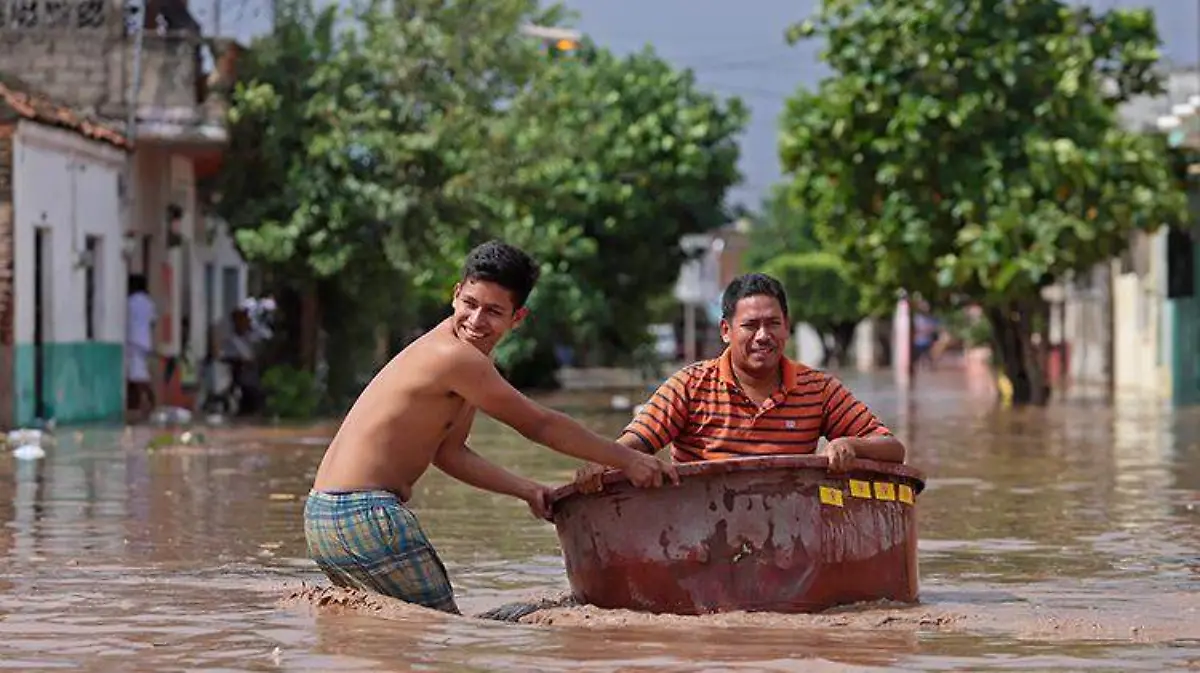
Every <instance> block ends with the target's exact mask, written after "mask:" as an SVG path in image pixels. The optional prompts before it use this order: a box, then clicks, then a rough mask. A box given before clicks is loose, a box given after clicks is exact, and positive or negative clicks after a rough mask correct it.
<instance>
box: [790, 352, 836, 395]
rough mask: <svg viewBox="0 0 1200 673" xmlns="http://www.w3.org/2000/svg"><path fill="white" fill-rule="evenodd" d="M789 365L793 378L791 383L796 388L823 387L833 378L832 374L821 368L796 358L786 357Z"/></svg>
mask: <svg viewBox="0 0 1200 673" xmlns="http://www.w3.org/2000/svg"><path fill="white" fill-rule="evenodd" d="M788 363H789V364H790V365H791V370H792V375H793V376H794V377H795V379H794V380H793V381H792V385H793V386H794V387H798V388H810V389H811V388H817V389H820V388H824V387H825V385H826V384H828V383H829V381H830V380H831V379H833V378H834V377H833V375H832V374H830V373H828V372H826V371H825V370H823V369H818V368H816V367H811V366H809V365H806V364H804V363H803V362H799V361H797V360H792V359H790V358H789V359H788Z"/></svg>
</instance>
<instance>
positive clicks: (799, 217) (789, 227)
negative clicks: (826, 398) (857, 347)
mask: <svg viewBox="0 0 1200 673" xmlns="http://www.w3.org/2000/svg"><path fill="white" fill-rule="evenodd" d="M813 229H814V227H813V221H812V219H811V217H809V216H808V214H807V213H805V212H803V211H801V210H799V209H797V208H796V207H795V204H794V202H793V200H792V195H791V192H790V185H786V184H779V185H775V186H774V187H772V188H771V191H770V193H769V194H768V196H767V197H766V198H765V199H764V200H763V206H762V210H761V212H760V213H759V214H758V215H757V216H756V217H755V218H754V224H753V228H752V229H751V230H750V244H749V246H748V247H747V249H746V256H745V266H746V268H747V269H748V270H750V271H761V272H763V273H766V274H768V275H771V276H773V277H775V278H778V279H779V281H780V282H781V283H783V287H784V290H785V291H786V292H787V296H788V306H789V309H790V312H791V316H790V317H791V319H792V320H793V322H806V323H808V324H809V325H810V326H812V328H813V329H815V330H816V331H817V333H818V335H819V336H820V337H821V345H822V347H823V348H824V353H823V354H822V357H821V363H820V364H821V366H823V367H824V366H830V365H837V366H844V365H846V364H847V362H846V357H847V355H848V352H849V349H850V344H851V342H852V341H853V339H854V330H855V327H857V325H858V323H859V322H860V321H861V320H862V319H863V317H864V315H865V312H864V311H863V306H862V302H863V297H862V292H861V291H860V290H859V284H858V283H857V282H855V280H854V279H853V277H851V276H850V274H849V273H847V268H846V264H845V262H843V261H842V260H841V258H839V257H838V256H837V255H835V254H833V253H830V252H828V251H824V250H822V245H821V242H820V241H818V240H817V238H816V234H815V232H814V230H813Z"/></svg>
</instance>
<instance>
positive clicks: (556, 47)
mask: <svg viewBox="0 0 1200 673" xmlns="http://www.w3.org/2000/svg"><path fill="white" fill-rule="evenodd" d="M520 30H521V34H522V35H525V36H527V37H532V38H536V39H538V40H541V42H542V46H543V47H545V48H546V49H547V50H548V51H550V53H552V54H569V53H571V52H574V51H576V50H578V49H579V47H580V44H581V40H582V39H583V34H582V33H580V32H579V31H577V30H572V29H570V28H558V27H554V26H538V25H535V24H526V25H524V26H521V29H520Z"/></svg>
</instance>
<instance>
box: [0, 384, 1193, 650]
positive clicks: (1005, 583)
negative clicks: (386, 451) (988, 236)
mask: <svg viewBox="0 0 1200 673" xmlns="http://www.w3.org/2000/svg"><path fill="white" fill-rule="evenodd" d="M846 380H847V382H848V383H849V384H850V385H851V386H852V388H853V389H854V390H855V391H856V392H858V393H859V394H860V396H861V397H863V398H864V399H865V400H867V401H868V402H869V403H870V404H871V405H872V406H873V407H874V408H875V409H876V411H877V412H878V413H879V414H880V415H881V416H882V417H883V418H884V419H885V422H887V423H889V424H890V425H891V426H892V427H893V429H895V430H896V432H897V434H899V435H900V436H901V437H902V438H903V439H904V440H905V441H906V442H907V443H908V445H909V447H910V451H911V459H910V463H912V464H914V465H915V466H917V467H918V468H920V469H922V470H924V471H925V472H926V474H927V475H928V478H929V481H928V487H927V490H926V491H925V492H924V493H923V494H922V495H921V496H920V498H919V500H918V506H919V509H918V515H919V525H920V531H921V543H920V563H921V590H922V591H921V599H922V602H921V604H920V605H918V606H914V607H910V608H896V607H868V608H855V609H851V610H842V611H835V612H834V613H832V614H826V615H818V616H794V617H785V616H779V615H719V616H711V617H701V618H686V619H682V618H660V617H648V616H645V615H637V614H632V613H625V612H606V611H601V610H596V609H592V608H560V609H553V610H548V611H544V612H542V613H535V614H534V615H532V616H531V617H530V618H527V619H526V621H528V622H530V623H523V624H510V623H501V622H491V621H484V620H479V619H474V618H470V617H449V616H442V615H438V614H432V613H430V612H428V611H424V610H416V609H414V610H404V609H397V610H377V611H376V612H375V613H372V612H371V611H369V610H368V611H363V610H357V611H356V610H344V609H343V610H338V609H326V608H316V607H314V606H313V605H312V603H306V602H304V601H290V602H289V601H286V600H283V599H284V598H285V597H286V596H287V595H288V594H289V592H291V591H293V590H295V589H297V588H299V587H300V585H301V583H302V582H305V583H308V584H316V585H326V584H327V582H326V581H325V580H324V578H323V576H321V575H320V573H319V571H317V570H316V568H315V566H314V565H313V564H312V563H311V562H309V561H308V560H307V559H306V558H305V553H304V536H303V527H302V524H301V512H302V508H303V498H304V495H305V494H306V493H307V491H308V488H309V486H310V484H311V481H312V476H313V474H314V471H315V470H316V466H317V463H318V461H319V460H320V457H321V453H322V449H323V446H324V441H325V440H326V439H327V438H328V436H329V435H330V433H331V431H332V429H333V428H332V426H329V425H319V426H312V427H291V428H238V429H230V428H225V429H204V430H203V432H204V433H205V434H206V436H207V444H206V445H205V446H184V447H170V448H158V449H147V448H146V444H147V440H148V439H149V438H150V437H151V436H152V434H153V433H154V431H152V430H138V431H135V432H132V433H131V432H127V431H123V430H120V429H116V430H113V429H86V430H74V429H67V430H59V432H58V436H57V440H56V443H55V444H54V445H52V446H50V447H49V448H48V455H47V456H46V458H45V459H43V460H38V461H17V460H15V459H13V458H12V457H11V456H9V455H8V452H4V454H3V455H0V669H14V670H22V671H37V670H56V669H60V668H73V669H79V670H89V671H91V670H94V671H110V670H111V671H131V672H139V671H176V670H204V671H233V670H242V671H276V670H278V671H414V670H438V671H533V670H557V669H563V668H569V669H570V670H581V671H617V670H622V671H651V670H653V671H659V672H661V671H677V670H678V671H683V670H687V671H699V670H713V671H717V670H769V671H784V670H843V669H850V670H863V669H892V668H900V669H926V670H928V669H933V670H962V669H971V670H978V669H1026V670H1097V669H1111V670H1178V669H1181V668H1189V667H1200V410H1197V411H1191V410H1183V411H1172V410H1170V409H1168V408H1166V407H1164V406H1162V405H1159V404H1157V403H1149V402H1146V401H1145V400H1127V401H1122V402H1120V403H1118V404H1116V405H1107V404H1103V403H1099V402H1077V403H1069V404H1068V403H1061V404H1057V405H1055V406H1053V407H1051V408H1049V409H1044V410H1041V409H1035V410H1000V409H996V408H995V407H994V406H993V405H992V403H991V401H990V398H987V397H980V396H979V395H978V394H975V393H971V392H970V387H969V386H967V385H966V384H965V382H963V381H962V380H961V375H960V374H956V373H944V374H942V373H939V374H938V375H936V376H932V377H931V376H924V377H923V378H922V379H921V380H920V381H918V383H917V386H916V388H915V389H914V390H913V391H912V392H910V393H908V394H904V393H901V392H899V391H897V390H895V388H894V387H893V386H892V385H891V381H890V378H889V377H888V376H887V375H886V374H884V375H879V376H872V377H866V376H860V375H853V374H848V375H847V377H846ZM595 399H596V398H595V397H592V398H580V397H574V396H571V395H563V394H560V395H557V396H555V398H554V403H555V404H556V405H560V406H561V407H562V408H566V409H567V410H568V411H570V412H571V413H574V414H576V415H578V416H579V417H581V418H583V419H585V420H586V421H587V422H588V423H589V424H590V425H592V426H593V427H595V428H597V429H599V430H601V431H603V432H605V433H608V434H613V433H615V432H616V430H618V429H619V428H620V427H621V425H622V424H623V422H624V421H625V420H626V419H627V418H628V412H606V411H604V410H603V409H598V407H601V406H602V405H597V404H595V403H594V401H595ZM589 409H590V410H589ZM471 443H472V446H473V447H474V448H475V449H476V450H477V451H480V452H481V453H483V454H485V455H487V456H489V457H491V458H493V459H495V460H497V461H499V462H502V463H504V464H506V465H508V466H510V467H511V468H512V469H514V470H516V471H519V472H521V473H523V474H526V475H529V476H532V477H534V478H537V479H540V480H543V481H546V482H563V481H566V480H568V479H569V478H570V476H571V474H572V472H573V470H574V468H575V467H576V465H577V464H576V462H575V461H574V460H573V459H570V458H566V457H562V456H559V455H556V454H554V453H552V452H550V451H549V450H546V449H543V448H540V447H537V446H534V445H530V444H529V443H527V442H525V441H523V440H522V439H521V438H520V437H519V436H517V435H516V434H515V433H513V432H511V431H509V430H507V429H506V428H502V427H500V426H498V425H497V424H495V423H492V422H490V421H487V420H486V419H482V420H481V421H480V422H478V423H477V428H476V431H475V433H474V435H473V437H472V440H471ZM413 507H414V509H415V510H416V511H417V513H418V515H419V516H420V517H421V519H422V521H423V523H424V526H425V528H426V530H427V532H428V533H429V536H430V538H431V539H432V541H433V543H434V544H435V546H437V548H438V550H439V551H440V552H441V555H442V557H443V559H444V561H445V563H446V565H447V567H448V569H449V571H450V573H451V577H452V579H453V581H454V583H455V587H456V590H457V592H458V600H459V604H460V605H461V606H462V607H463V610H464V612H466V613H468V614H476V613H479V612H482V611H485V610H488V609H490V608H494V607H496V606H499V605H501V604H504V603H508V602H511V601H518V600H523V599H528V598H530V597H535V596H545V595H557V594H560V593H561V592H563V591H565V590H566V589H567V583H566V579H565V575H564V570H563V562H562V558H561V556H560V555H559V552H558V546H557V539H556V537H555V534H554V529H553V527H552V526H551V525H550V524H547V523H544V522H539V521H536V520H534V519H533V518H532V517H531V516H530V515H529V514H528V511H527V509H526V508H525V506H524V504H523V503H521V502H519V501H516V500H512V499H508V498H504V497H501V496H495V495H492V494H488V493H484V492H481V491H477V490H474V489H472V488H470V487H468V486H465V485H463V484H460V483H457V482H454V481H452V480H450V479H448V478H446V477H445V476H444V475H441V474H440V473H437V472H436V471H434V472H431V473H430V474H429V475H428V477H426V478H425V479H424V480H422V482H421V483H420V484H419V485H418V488H417V491H416V494H415V497H414V502H413Z"/></svg>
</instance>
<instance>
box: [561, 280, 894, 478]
mask: <svg viewBox="0 0 1200 673" xmlns="http://www.w3.org/2000/svg"><path fill="white" fill-rule="evenodd" d="M790 331H791V328H790V323H789V320H788V306H787V296H786V295H785V294H784V291H783V286H782V285H781V284H780V283H779V281H778V280H776V279H774V278H772V277H770V276H767V275H765V274H761V273H751V274H747V275H744V276H739V277H738V278H735V279H734V280H733V282H731V283H730V284H729V286H728V287H727V288H725V292H724V294H723V295H722V297H721V339H722V340H723V341H724V342H725V344H726V346H727V347H726V349H725V352H724V353H722V354H721V355H720V357H717V358H715V359H712V360H706V361H703V362H697V363H695V364H692V365H689V366H687V367H684V368H683V369H681V370H680V371H678V372H676V373H675V375H674V376H672V377H671V378H669V379H667V381H665V382H664V383H663V384H662V385H661V386H659V388H658V390H657V391H655V393H654V395H653V396H651V398H650V399H649V401H647V402H646V404H645V406H643V407H642V409H641V411H640V412H638V414H637V416H636V417H635V418H634V419H633V421H632V422H631V423H630V424H629V425H628V426H626V427H625V430H624V431H623V432H622V433H621V436H620V438H618V440H617V442H618V443H620V444H623V445H625V446H628V447H630V448H633V449H637V450H639V451H644V452H646V453H650V454H654V453H657V452H658V451H659V450H661V449H662V448H664V447H665V446H667V445H668V444H670V445H671V456H672V457H673V458H674V459H675V461H676V462H692V461H699V460H718V459H722V458H739V457H746V456H763V455H778V454H806V453H814V452H815V451H816V449H817V443H818V441H819V440H820V438H821V437H822V436H823V437H825V438H826V439H828V440H829V442H828V443H827V444H826V445H825V447H824V449H823V453H824V454H825V455H827V456H829V467H830V469H831V470H835V471H836V470H843V469H845V468H846V467H847V466H848V465H849V463H850V461H851V460H853V459H854V458H866V459H870V460H878V461H885V462H893V463H902V462H904V455H905V450H904V445H903V444H902V443H901V442H900V440H898V439H896V438H895V437H894V436H892V433H891V431H890V430H888V428H887V427H886V426H885V425H884V424H883V423H882V422H880V420H879V419H878V418H877V417H876V416H875V414H874V413H872V412H871V410H870V409H868V408H867V406H866V405H865V404H863V403H862V402H860V401H858V400H857V399H856V398H855V397H854V395H853V394H851V392H850V391H849V390H848V389H847V388H846V387H845V386H843V385H842V383H841V381H839V380H838V379H837V378H835V377H833V376H831V375H829V374H826V373H825V372H822V371H818V370H816V369H811V368H809V367H807V366H805V365H803V364H801V363H799V362H795V361H792V360H789V359H788V358H787V357H785V356H784V349H785V347H786V346H787V342H788V337H789V335H790ZM604 469H605V468H604V466H601V465H588V466H586V467H584V468H583V469H581V470H580V471H579V473H578V474H577V476H576V481H577V482H579V483H580V484H581V486H582V487H583V490H585V491H594V490H598V489H599V487H600V480H599V477H600V475H601V473H602V472H603V471H604Z"/></svg>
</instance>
